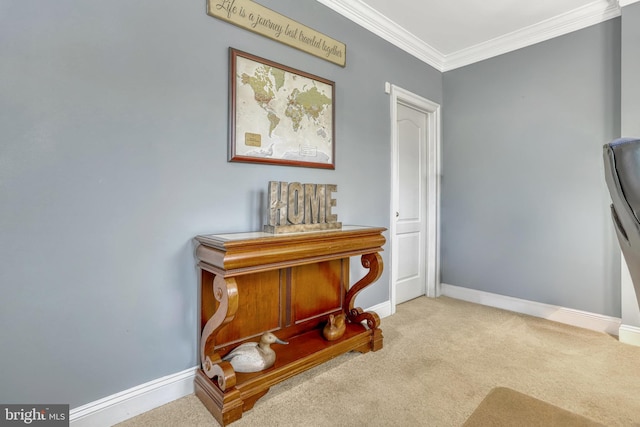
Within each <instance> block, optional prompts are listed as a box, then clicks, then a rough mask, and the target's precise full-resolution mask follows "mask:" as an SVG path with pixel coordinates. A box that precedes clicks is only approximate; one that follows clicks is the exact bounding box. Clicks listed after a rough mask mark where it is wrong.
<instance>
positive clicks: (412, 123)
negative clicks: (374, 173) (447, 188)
mask: <svg viewBox="0 0 640 427" xmlns="http://www.w3.org/2000/svg"><path fill="white" fill-rule="evenodd" d="M396 122H397V128H396V129H397V144H398V146H397V153H398V155H397V162H398V164H397V168H396V170H397V174H398V175H397V180H396V185H397V192H396V194H397V203H396V212H395V214H394V215H395V222H396V224H395V225H396V226H395V236H394V238H395V243H396V245H395V247H394V251H395V253H396V255H397V258H396V261H397V263H396V265H395V267H396V273H397V277H396V298H397V299H396V302H397V303H401V302H404V301H408V300H410V299H413V298H416V297H419V296H421V295H425V294H426V291H427V287H426V279H425V262H426V259H425V253H424V250H425V238H426V236H425V233H426V210H427V209H426V207H427V204H426V201H425V199H426V197H425V196H426V194H425V188H426V178H427V175H426V157H425V154H426V145H427V138H426V136H427V132H428V128H427V126H428V123H427V113H425V112H424V111H419V110H417V109H414V108H412V107H410V106H407V105H404V104H401V103H400V104H398V110H397V119H396Z"/></svg>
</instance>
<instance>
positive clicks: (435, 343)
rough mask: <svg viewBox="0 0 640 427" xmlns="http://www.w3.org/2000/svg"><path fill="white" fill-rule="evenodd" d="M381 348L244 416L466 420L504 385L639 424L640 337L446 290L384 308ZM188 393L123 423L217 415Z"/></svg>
mask: <svg viewBox="0 0 640 427" xmlns="http://www.w3.org/2000/svg"><path fill="white" fill-rule="evenodd" d="M382 330H383V333H384V337H385V338H384V348H383V349H382V350H380V351H377V352H370V353H366V354H359V353H349V354H345V355H342V356H340V357H337V358H335V359H333V360H331V361H329V362H327V363H325V364H324V365H322V366H319V367H316V368H314V369H312V370H310V371H307V372H305V373H303V374H301V375H298V376H296V377H294V378H291V379H290V380H288V381H285V382H283V383H281V384H278V385H277V386H274V387H272V388H271V390H270V391H269V393H267V394H266V395H265V396H264V397H262V398H261V399H260V400H258V402H257V403H256V405H255V406H254V408H253V409H252V410H250V411H248V412H245V413H244V415H243V417H242V419H240V420H239V421H237V422H235V423H233V424H232V425H233V426H235V427H243V426H352V425H367V426H430V427H431V426H435V427H439V426H455V427H459V426H462V425H463V424H464V423H465V421H467V419H468V418H469V417H470V416H471V415H472V413H473V412H474V410H475V409H476V408H478V406H479V405H481V402H482V401H483V400H484V399H485V397H486V396H487V395H488V394H489V393H490V392H491V390H493V389H494V388H496V387H507V388H510V389H512V390H515V391H517V392H520V393H523V394H525V395H528V396H530V397H532V398H536V399H539V400H542V401H544V402H547V403H548V404H551V405H554V406H557V407H558V408H562V409H564V410H566V411H569V412H571V413H573V414H576V415H578V416H582V417H586V418H588V419H590V420H593V421H595V422H598V423H602V424H604V425H606V426H625V427H627V426H640V347H634V346H630V345H625V344H621V343H619V342H618V341H617V340H616V338H615V337H611V336H608V335H605V334H601V333H597V332H593V331H589V330H585V329H579V328H574V327H571V326H567V325H563V324H560V323H555V322H551V321H547V320H544V319H539V318H534V317H529V316H525V315H519V314H516V313H512V312H508V311H503V310H498V309H494V308H490V307H485V306H481V305H477V304H471V303H467V302H464V301H459V300H454V299H451V298H446V297H441V298H438V299H428V298H424V297H422V298H418V299H415V300H413V301H409V302H408V303H405V304H402V305H399V306H398V311H397V313H396V314H394V315H393V316H389V317H387V318H384V319H382ZM215 425H217V423H216V421H215V420H214V419H213V417H211V415H210V414H209V413H208V412H207V410H206V409H205V408H204V406H203V405H202V404H201V403H200V401H199V400H198V399H197V398H196V397H195V396H193V395H191V396H187V397H185V398H182V399H179V400H177V401H175V402H172V403H170V404H168V405H165V406H163V407H160V408H157V409H155V410H153V411H150V412H147V413H145V414H142V415H140V416H138V417H135V418H132V419H130V420H128V421H125V422H124V423H122V424H121V427H137V426H193V427H199V426H215Z"/></svg>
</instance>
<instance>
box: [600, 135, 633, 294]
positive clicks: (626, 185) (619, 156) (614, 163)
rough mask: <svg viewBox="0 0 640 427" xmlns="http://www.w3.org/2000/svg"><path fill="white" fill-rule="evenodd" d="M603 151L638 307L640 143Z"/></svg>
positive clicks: (621, 142)
mask: <svg viewBox="0 0 640 427" xmlns="http://www.w3.org/2000/svg"><path fill="white" fill-rule="evenodd" d="M603 148H604V153H603V154H604V174H605V180H606V182H607V187H609V193H610V194H611V201H612V202H613V203H612V205H611V217H612V219H613V224H614V226H615V229H616V234H617V235H618V242H619V243H620V248H621V249H622V255H623V256H624V259H625V261H626V262H627V266H628V267H629V273H630V274H631V280H632V282H633V287H634V289H635V291H636V299H637V300H638V305H640V139H636V138H620V139H616V140H613V141H611V142H610V143H608V144H605V146H604V147H603Z"/></svg>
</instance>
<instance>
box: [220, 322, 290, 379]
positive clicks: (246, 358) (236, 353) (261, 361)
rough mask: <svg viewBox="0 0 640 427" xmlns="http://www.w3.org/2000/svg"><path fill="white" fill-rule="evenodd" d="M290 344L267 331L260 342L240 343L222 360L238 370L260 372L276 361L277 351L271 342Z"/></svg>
mask: <svg viewBox="0 0 640 427" xmlns="http://www.w3.org/2000/svg"><path fill="white" fill-rule="evenodd" d="M273 343H278V344H289V343H288V342H286V341H282V340H281V339H279V338H278V337H276V336H275V335H273V334H272V333H271V332H265V333H264V334H262V337H260V342H246V343H244V344H240V345H239V346H237V347H236V348H234V349H233V350H231V352H230V353H229V354H227V355H226V356H224V357H223V358H222V360H226V361H228V362H229V363H231V366H232V367H233V369H234V371H236V372H258V371H262V370H264V369H267V368H270V367H272V366H273V364H274V363H275V362H276V352H275V351H273V349H272V348H271V344H273Z"/></svg>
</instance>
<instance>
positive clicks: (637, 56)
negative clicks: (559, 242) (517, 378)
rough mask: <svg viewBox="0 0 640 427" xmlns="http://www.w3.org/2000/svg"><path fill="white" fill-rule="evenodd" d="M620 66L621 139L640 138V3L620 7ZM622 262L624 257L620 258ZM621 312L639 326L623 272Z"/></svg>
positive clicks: (630, 288) (639, 318) (632, 292)
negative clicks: (639, 77)
mask: <svg viewBox="0 0 640 427" xmlns="http://www.w3.org/2000/svg"><path fill="white" fill-rule="evenodd" d="M621 21H622V24H621V27H622V29H621V33H622V35H621V51H622V52H621V57H622V58H621V63H622V67H621V68H622V70H621V74H622V83H621V87H622V90H621V93H622V97H621V98H622V99H621V104H622V111H621V112H622V131H621V132H620V134H621V136H629V137H636V138H637V137H640V80H638V70H639V69H640V3H634V4H631V5H629V6H626V7H623V8H622V18H621ZM623 260H624V258H623ZM621 296H622V310H621V317H622V323H623V324H624V325H630V326H636V327H640V311H639V310H638V299H637V297H636V293H635V290H634V288H633V283H632V282H631V277H630V276H629V274H628V271H627V270H626V264H625V265H624V266H623V271H622V295H621Z"/></svg>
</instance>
